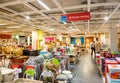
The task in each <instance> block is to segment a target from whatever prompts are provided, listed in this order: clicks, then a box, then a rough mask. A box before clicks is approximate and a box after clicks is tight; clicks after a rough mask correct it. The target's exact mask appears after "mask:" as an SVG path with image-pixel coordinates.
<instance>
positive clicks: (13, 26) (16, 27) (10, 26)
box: [7, 26, 21, 28]
mask: <svg viewBox="0 0 120 83" xmlns="http://www.w3.org/2000/svg"><path fill="white" fill-rule="evenodd" d="M7 28H21V26H9V27H7Z"/></svg>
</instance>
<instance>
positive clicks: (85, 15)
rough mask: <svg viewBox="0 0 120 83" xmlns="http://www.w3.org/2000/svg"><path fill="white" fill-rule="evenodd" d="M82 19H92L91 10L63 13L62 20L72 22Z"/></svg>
mask: <svg viewBox="0 0 120 83" xmlns="http://www.w3.org/2000/svg"><path fill="white" fill-rule="evenodd" d="M80 20H90V12H81V13H71V14H65V15H61V22H71V21H80Z"/></svg>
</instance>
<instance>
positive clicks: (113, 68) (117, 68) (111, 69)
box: [108, 64, 120, 73]
mask: <svg viewBox="0 0 120 83" xmlns="http://www.w3.org/2000/svg"><path fill="white" fill-rule="evenodd" d="M108 70H109V72H110V73H112V72H114V71H120V65H119V64H118V65H117V64H111V65H110V64H108Z"/></svg>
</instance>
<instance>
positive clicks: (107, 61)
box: [105, 60, 118, 73]
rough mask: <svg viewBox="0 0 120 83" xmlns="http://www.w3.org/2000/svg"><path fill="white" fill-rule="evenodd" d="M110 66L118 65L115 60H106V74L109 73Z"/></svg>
mask: <svg viewBox="0 0 120 83" xmlns="http://www.w3.org/2000/svg"><path fill="white" fill-rule="evenodd" d="M108 64H118V62H117V61H115V60H105V73H108Z"/></svg>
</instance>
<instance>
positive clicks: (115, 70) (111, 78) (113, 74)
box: [106, 64, 120, 83]
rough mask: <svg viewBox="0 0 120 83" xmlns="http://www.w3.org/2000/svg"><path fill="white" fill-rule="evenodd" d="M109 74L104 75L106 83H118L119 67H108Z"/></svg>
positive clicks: (119, 81) (119, 78)
mask: <svg viewBox="0 0 120 83" xmlns="http://www.w3.org/2000/svg"><path fill="white" fill-rule="evenodd" d="M108 70H109V72H108V73H107V74H106V81H107V83H120V65H115V64H114V65H113V64H112V65H108Z"/></svg>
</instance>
